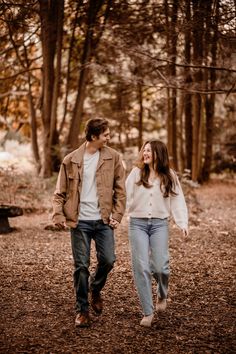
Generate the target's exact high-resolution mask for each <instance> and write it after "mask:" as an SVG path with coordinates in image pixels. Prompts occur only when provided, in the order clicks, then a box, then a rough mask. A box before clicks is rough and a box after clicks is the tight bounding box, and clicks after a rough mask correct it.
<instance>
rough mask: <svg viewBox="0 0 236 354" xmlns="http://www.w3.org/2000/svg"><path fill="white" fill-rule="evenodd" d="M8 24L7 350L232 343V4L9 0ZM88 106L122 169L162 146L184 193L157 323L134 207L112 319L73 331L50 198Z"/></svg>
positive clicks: (2, 165)
mask: <svg viewBox="0 0 236 354" xmlns="http://www.w3.org/2000/svg"><path fill="white" fill-rule="evenodd" d="M0 29H1V31H0V58H1V60H0V210H1V211H2V210H3V212H4V205H5V204H9V205H16V206H18V207H20V208H22V210H23V215H21V216H18V217H14V218H10V226H11V232H9V233H1V232H0V294H1V296H0V312H1V321H0V353H2V354H16V353H25V354H26V353H32V354H35V353H39V354H45V353H48V354H49V353H51V354H56V353H58V354H62V353H70V354H75V353H87V354H98V353H99V354H127V353H129V354H144V353H150V354H157V353H159V354H235V353H236V336H235V324H236V312H235V293H236V291H235V276H234V275H235V264H234V263H235V236H236V225H235V220H236V209H235V207H234V204H233V201H234V200H235V199H236V179H235V177H234V172H235V170H236V164H235V159H236V124H235V121H236V99H235V98H236V86H235V82H236V81H235V80H236V36H235V34H236V33H235V29H236V2H235V0H65V1H64V0H31V1H30V0H0ZM93 117H105V118H108V119H109V120H110V122H111V133H112V139H111V142H110V145H111V146H113V147H115V148H116V149H118V151H119V152H120V153H121V154H122V156H123V160H124V162H125V165H126V168H127V172H129V170H130V168H131V166H132V164H133V161H134V160H135V158H136V157H137V152H138V149H139V148H140V147H141V145H142V143H143V142H144V141H145V140H146V139H147V138H159V139H161V140H163V141H164V142H165V143H167V145H168V149H169V152H170V157H171V163H172V165H173V166H174V167H175V168H176V170H177V171H178V172H179V175H180V180H181V184H182V186H183V190H184V194H185V197H186V202H187V206H188V211H189V238H188V239H187V240H185V239H183V237H182V233H181V232H180V230H178V229H177V228H176V227H175V225H174V223H173V222H172V220H170V244H169V245H170V268H171V278H170V291H169V295H168V308H167V311H166V312H165V313H164V314H162V315H157V314H155V320H154V323H153V326H152V327H151V328H150V329H144V328H142V327H141V326H140V324H139V323H140V320H141V318H142V313H141V309H140V304H139V301H138V297H137V292H136V290H135V287H134V283H133V275H132V269H131V261H130V253H129V241H128V233H127V230H128V225H127V217H126V215H125V216H124V218H123V219H122V223H121V225H120V226H119V228H118V229H117V231H116V255H117V261H116V263H115V267H114V269H113V271H112V272H111V275H110V277H109V280H108V283H107V285H106V287H105V289H104V291H103V294H102V295H103V298H104V311H103V314H102V315H101V316H100V317H97V316H95V315H94V313H93V312H92V311H91V317H92V326H91V328H89V329H76V328H75V326H74V318H75V311H74V289H73V277H72V274H73V260H72V255H71V246H70V237H69V230H64V231H61V232H59V231H58V230H56V229H55V226H54V225H52V224H51V214H52V205H51V199H52V198H51V197H52V195H53V191H54V189H55V183H56V178H57V171H58V168H59V165H60V162H61V160H62V158H63V157H64V155H65V154H66V153H67V152H69V151H71V150H72V149H74V148H76V147H77V146H78V145H79V144H80V143H81V142H82V141H83V139H84V135H83V130H84V125H85V123H86V121H87V120H88V119H89V118H93ZM203 182H204V183H203ZM92 246H93V248H92V252H91V269H92V268H94V267H95V265H96V253H95V247H94V245H92ZM155 286H156V284H153V294H155ZM154 301H155V295H154Z"/></svg>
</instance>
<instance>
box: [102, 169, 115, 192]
mask: <svg viewBox="0 0 236 354" xmlns="http://www.w3.org/2000/svg"><path fill="white" fill-rule="evenodd" d="M113 178H114V177H113V170H111V169H104V170H103V171H102V182H103V184H104V186H105V187H108V188H112V187H113Z"/></svg>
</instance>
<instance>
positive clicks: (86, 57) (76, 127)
mask: <svg viewBox="0 0 236 354" xmlns="http://www.w3.org/2000/svg"><path fill="white" fill-rule="evenodd" d="M104 2H105V0H99V1H95V0H90V2H89V9H88V21H87V31H86V37H85V41H84V47H83V55H82V60H81V70H80V75H79V80H78V90H77V96H76V101H75V106H74V109H73V114H72V120H71V125H70V130H69V134H68V138H67V147H68V150H69V151H71V150H73V149H75V148H76V147H77V146H78V136H79V132H80V127H81V123H82V114H83V105H84V100H85V97H86V84H87V79H88V74H89V64H90V62H91V60H92V56H93V52H94V51H95V49H96V45H97V44H98V40H99V38H97V39H96V41H95V38H93V37H94V26H95V22H96V20H97V16H98V13H99V11H100V9H101V7H102V5H104ZM108 6H110V3H109V5H108ZM101 35H102V32H99V36H101ZM95 44H96V45H95Z"/></svg>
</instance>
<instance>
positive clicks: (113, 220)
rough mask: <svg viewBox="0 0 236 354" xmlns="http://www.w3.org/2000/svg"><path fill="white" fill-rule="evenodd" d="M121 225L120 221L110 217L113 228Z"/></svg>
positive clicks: (110, 224)
mask: <svg viewBox="0 0 236 354" xmlns="http://www.w3.org/2000/svg"><path fill="white" fill-rule="evenodd" d="M118 225H119V222H118V221H117V220H115V219H113V218H110V221H109V226H110V227H112V228H113V229H116V228H117V227H118Z"/></svg>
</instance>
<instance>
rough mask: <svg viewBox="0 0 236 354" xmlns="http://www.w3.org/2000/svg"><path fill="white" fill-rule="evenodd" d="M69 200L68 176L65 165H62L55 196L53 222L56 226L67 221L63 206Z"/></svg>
mask: <svg viewBox="0 0 236 354" xmlns="http://www.w3.org/2000/svg"><path fill="white" fill-rule="evenodd" d="M66 200H67V174H66V168H65V165H64V164H63V163H62V164H61V167H60V171H59V174H58V178H57V184H56V189H55V192H54V194H53V201H52V206H53V214H52V220H53V222H54V224H57V223H62V222H64V221H65V220H66V218H65V215H64V212H63V206H64V204H65V202H66Z"/></svg>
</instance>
